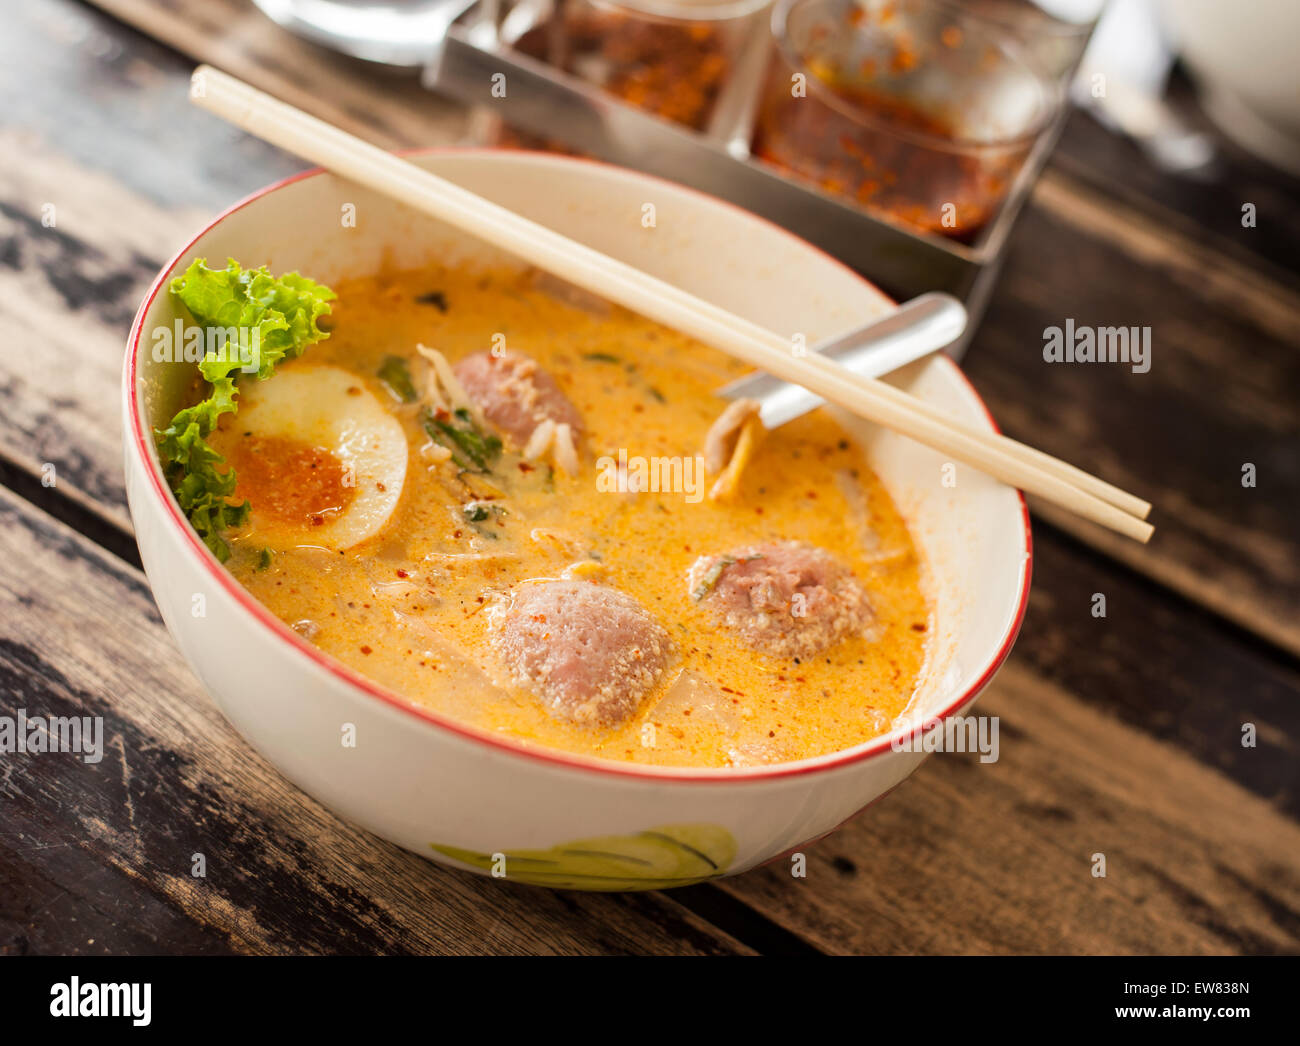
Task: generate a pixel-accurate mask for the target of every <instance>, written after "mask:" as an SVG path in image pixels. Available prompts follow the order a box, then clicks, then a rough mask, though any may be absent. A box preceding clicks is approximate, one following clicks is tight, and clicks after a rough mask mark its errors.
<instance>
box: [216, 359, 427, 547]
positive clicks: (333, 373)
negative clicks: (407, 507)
mask: <svg viewBox="0 0 1300 1046" xmlns="http://www.w3.org/2000/svg"><path fill="white" fill-rule="evenodd" d="M210 442H211V444H212V446H213V448H214V449H215V450H217V451H218V452H219V453H220V454H222V455H223V456H224V457H225V459H226V461H227V462H229V463H230V465H231V467H233V468H234V470H235V475H236V487H235V498H236V499H237V500H242V499H244V498H247V499H248V501H249V502H250V503H251V505H252V511H251V513H250V515H249V522H248V525H247V526H246V527H244V528H243V529H242V532H241V533H240V535H239V538H240V540H241V541H250V542H256V543H259V544H262V545H266V546H270V547H273V548H284V547H288V546H292V545H302V544H310V545H321V546H324V547H326V548H332V549H340V550H342V549H348V548H351V547H353V546H354V545H359V544H360V543H361V542H363V541H365V540H366V539H367V538H371V537H374V536H375V534H377V533H378V532H379V531H380V530H381V529H382V528H383V527H384V525H385V524H386V523H387V522H388V520H389V518H390V517H391V516H392V514H393V510H394V509H395V508H396V507H397V503H398V501H399V500H400V499H401V496H402V487H403V485H404V483H405V482H406V463H407V444H406V434H405V433H404V432H403V431H402V426H401V424H400V423H399V422H398V420H397V419H396V418H395V417H393V415H391V414H390V413H388V411H387V410H385V409H384V407H383V405H382V404H381V403H380V402H379V400H378V399H377V398H376V397H375V396H374V394H372V393H371V392H370V391H368V390H367V389H366V387H365V385H364V383H363V382H362V381H361V379H360V378H358V377H357V376H356V375H355V374H351V373H349V372H348V371H346V370H343V369H341V368H339V367H328V366H290V367H286V368H284V369H282V370H280V371H278V372H277V373H276V374H275V375H273V376H272V377H270V378H268V379H267V380H266V381H249V382H246V383H242V384H241V385H240V387H239V410H238V412H237V413H235V414H234V415H227V416H226V417H225V418H223V419H222V425H221V428H220V429H219V431H217V432H216V433H214V434H213V435H212V437H211V440H210Z"/></svg>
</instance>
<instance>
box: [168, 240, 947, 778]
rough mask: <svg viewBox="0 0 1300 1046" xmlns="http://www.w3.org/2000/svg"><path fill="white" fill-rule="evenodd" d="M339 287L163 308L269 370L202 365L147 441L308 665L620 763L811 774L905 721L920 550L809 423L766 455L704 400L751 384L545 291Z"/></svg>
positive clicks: (864, 470)
mask: <svg viewBox="0 0 1300 1046" xmlns="http://www.w3.org/2000/svg"><path fill="white" fill-rule="evenodd" d="M335 291H336V292H337V293H335ZM335 291H331V290H330V289H328V288H325V287H323V286H321V285H319V284H316V283H313V282H311V281H310V280H307V279H304V278H303V277H300V276H298V275H296V274H290V275H287V276H283V277H279V278H277V277H274V276H272V275H271V274H270V273H268V272H266V271H265V270H257V271H245V270H241V269H240V268H239V266H238V265H236V264H235V263H234V262H231V263H230V265H229V267H227V268H226V269H210V268H208V267H207V266H206V265H205V264H204V263H203V262H196V263H195V264H194V265H193V266H191V267H190V269H189V270H188V271H187V272H186V273H185V275H184V276H182V277H180V278H178V279H176V280H175V281H173V284H172V294H173V295H174V296H175V298H176V299H178V301H179V302H180V303H181V304H182V305H183V306H185V308H186V309H188V310H189V312H190V314H191V315H192V317H193V319H194V320H195V321H196V322H197V323H198V324H199V325H204V326H216V325H219V326H222V327H229V326H230V318H231V317H238V319H239V321H240V325H239V326H238V327H237V330H238V332H239V334H238V336H239V337H240V338H241V339H245V340H248V339H251V338H253V337H256V338H257V340H258V341H259V346H258V352H257V353H256V354H254V364H250V363H248V362H247V361H248V359H249V356H250V354H249V353H247V352H244V353H243V354H242V356H241V354H239V353H232V352H226V353H216V352H213V353H210V354H209V356H208V358H207V359H205V361H204V362H203V363H202V364H201V365H200V371H201V380H197V379H196V387H195V390H194V402H195V405H194V406H192V407H190V408H187V409H186V410H184V411H181V413H180V414H178V415H177V417H176V419H175V420H174V421H173V423H172V424H171V426H170V427H169V428H168V429H166V430H165V431H162V432H159V433H158V446H159V451H160V454H161V456H162V460H163V463H164V468H165V470H166V472H167V475H168V478H169V480H170V481H171V484H172V489H173V490H174V491H175V492H176V496H177V498H178V500H179V502H180V504H181V507H182V508H183V509H184V510H185V512H186V513H187V514H188V515H189V518H190V520H191V521H192V523H193V525H194V527H195V529H196V530H197V531H198V532H199V534H200V535H201V536H202V537H203V539H204V540H205V541H206V542H207V544H208V545H209V547H211V548H212V549H213V551H214V552H215V553H216V554H217V555H218V557H219V558H221V559H222V560H223V561H224V562H225V563H226V565H227V567H228V568H229V569H230V570H231V572H232V573H233V574H234V576H235V577H236V578H237V579H238V580H239V581H240V583H241V584H243V585H244V586H245V587H246V588H247V589H248V591H249V592H251V593H252V595H253V596H254V597H256V598H257V599H258V600H260V601H261V602H262V603H263V604H265V605H266V606H267V607H268V608H269V609H270V610H271V611H272V612H273V613H274V614H276V615H277V616H278V617H279V618H280V619H281V620H283V621H284V622H285V623H287V624H288V625H289V626H290V627H292V628H293V629H294V630H295V631H296V632H298V634H299V635H301V636H302V637H303V638H304V639H306V640H308V641H309V642H311V643H313V644H314V645H315V646H317V647H319V648H320V649H321V650H323V651H325V652H327V653H329V654H330V655H332V656H334V657H336V658H338V659H339V660H340V661H343V662H345V663H346V664H348V665H350V666H352V667H353V668H354V669H356V670H358V671H360V672H362V673H364V674H365V675H367V676H369V677H370V678H371V679H374V680H375V681H377V682H378V683H380V684H382V685H384V686H385V687H387V688H389V689H390V690H392V691H394V692H396V693H397V694H399V695H402V696H403V697H404V698H406V699H408V700H409V701H411V702H412V704H414V705H417V706H421V707H423V708H427V709H430V710H432V711H435V712H438V713H441V714H444V715H447V716H451V717H454V718H455V719H457V720H460V721H462V722H464V723H466V724H470V725H472V726H474V727H476V728H479V729H481V730H485V731H491V732H495V733H498V734H502V735H507V736H509V737H510V738H513V739H515V740H516V741H519V742H521V743H524V744H528V745H541V746H547V747H550V748H556V749H562V750H564V751H567V752H572V753H578V754H581V755H586V756H596V757H601V758H605V759H614V760H623V761H629V762H637V763H658V764H665V765H678V766H710V767H720V766H753V765H760V764H766V763H774V762H784V761H789V760H795V759H801V758H806V757H810V756H815V755H820V754H824V753H828V752H832V751H836V750H838V749H842V748H846V747H849V746H852V745H855V744H858V743H860V742H863V741H866V740H869V739H870V738H872V737H874V736H876V735H877V734H880V733H882V732H884V731H887V730H888V729H889V727H890V725H891V723H892V721H893V720H894V718H895V717H896V716H898V715H899V714H900V713H901V712H902V711H903V710H904V709H905V708H906V707H907V706H908V704H909V702H910V701H911V699H912V696H913V693H914V691H915V688H916V686H917V682H918V679H919V677H920V674H921V671H922V668H923V667H924V662H925V658H926V650H927V640H928V638H929V631H930V627H929V608H928V605H927V601H926V598H925V595H924V594H923V590H922V584H921V571H920V566H919V564H918V561H917V555H916V550H915V548H914V546H913V543H912V540H911V538H910V536H909V535H908V532H907V528H906V527H905V525H904V523H903V520H902V518H901V517H900V515H899V513H898V510H897V509H896V508H895V506H894V504H893V502H892V501H891V500H890V498H889V495H888V494H887V493H886V492H885V490H884V488H883V487H882V486H881V484H880V482H879V481H878V480H877V478H876V476H875V475H874V474H873V473H872V471H871V468H870V467H869V465H868V463H867V461H866V459H865V458H864V456H863V454H862V452H861V450H860V449H859V448H858V446H857V445H856V444H855V443H854V442H853V441H852V440H851V439H850V438H849V436H848V435H847V434H846V432H845V431H844V430H843V429H841V427H840V426H839V425H838V423H837V422H836V421H835V420H834V419H833V418H832V417H831V416H830V414H828V413H826V412H825V411H816V412H814V413H812V414H809V415H806V416H805V417H803V418H801V419H799V420H797V421H794V422H792V423H790V424H788V425H785V426H783V427H781V428H780V429H778V430H776V431H773V432H770V433H765V432H764V431H763V429H762V427H761V425H760V424H759V422H758V419H757V418H756V416H755V414H754V409H753V405H752V404H747V403H744V402H741V403H737V404H727V403H725V402H724V401H723V400H721V399H719V398H718V397H717V396H716V395H715V392H714V390H716V389H717V388H718V387H719V386H720V385H722V384H724V383H725V382H727V381H730V380H732V379H734V378H736V377H738V376H739V375H740V374H741V373H742V372H743V370H744V367H743V366H742V365H741V364H739V363H737V362H735V361H733V360H731V359H730V358H728V357H726V356H724V355H722V354H720V353H718V352H716V351H714V350H712V349H710V348H708V347H706V346H704V345H701V344H699V343H698V342H695V341H693V340H691V339H689V338H687V337H685V336H683V335H680V334H676V333H674V332H673V331H671V330H668V329H666V328H664V327H660V326H658V325H656V324H654V323H651V322H649V321H647V320H644V319H642V318H640V317H638V316H636V315H634V314H633V313H630V312H627V311H625V310H623V309H620V308H616V307H613V306H609V305H607V304H605V303H604V302H602V301H599V300H596V299H591V298H589V297H587V296H586V295H585V294H583V293H582V292H579V291H576V290H575V289H573V288H570V287H567V286H565V285H560V284H558V283H556V282H555V281H553V280H552V279H551V278H549V277H545V276H542V275H540V274H538V273H537V272H535V271H518V270H499V271H498V270H492V271H483V270H470V269H450V268H428V269H421V270H419V271H413V272H380V273H377V274H375V275H373V276H369V277H365V278H361V279H352V280H347V281H344V282H341V283H339V284H338V285H337V287H336V288H335ZM253 331H256V332H257V333H256V335H254V334H253V333H252V332H253ZM244 347H245V348H246V346H244ZM241 358H242V359H243V360H244V365H243V368H241V363H240V361H241ZM228 360H232V361H233V362H228ZM254 369H255V370H256V373H254V372H253V371H254Z"/></svg>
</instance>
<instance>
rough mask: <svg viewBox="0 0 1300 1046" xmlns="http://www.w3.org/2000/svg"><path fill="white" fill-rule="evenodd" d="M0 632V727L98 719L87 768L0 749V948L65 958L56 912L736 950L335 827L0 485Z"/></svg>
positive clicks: (457, 940)
mask: <svg viewBox="0 0 1300 1046" xmlns="http://www.w3.org/2000/svg"><path fill="white" fill-rule="evenodd" d="M0 620H3V621H5V622H6V630H5V634H4V636H3V638H0V714H2V715H6V716H16V715H17V710H18V709H20V708H24V709H26V710H27V712H28V714H31V715H38V714H39V715H62V716H68V715H79V716H82V715H91V716H96V715H98V716H103V717H104V748H105V752H104V756H103V759H102V761H101V762H99V763H97V764H87V763H84V762H83V761H82V760H81V759H80V758H78V757H77V756H76V755H74V754H64V753H58V754H41V755H31V754H28V755H26V756H22V755H8V756H3V757H0V812H2V814H3V820H4V825H5V830H4V832H3V833H2V834H0V874H4V875H6V876H7V877H12V885H13V887H14V893H13V895H12V897H13V899H12V900H11V901H8V902H6V903H5V905H4V907H3V908H0V942H7V946H8V947H10V948H12V949H14V950H20V949H21V948H29V949H31V950H42V949H43V948H44V947H46V946H49V947H51V948H52V949H54V950H65V949H70V948H72V946H73V944H74V943H75V940H74V939H73V938H72V937H70V934H69V931H68V930H67V929H66V928H59V927H57V926H53V925H52V924H54V923H57V922H59V921H63V920H70V919H72V918H75V919H76V920H77V923H76V931H75V932H76V935H77V937H76V939H81V935H83V934H84V939H85V940H86V941H87V942H89V941H90V939H91V938H94V939H95V940H96V942H98V945H91V944H89V943H87V944H86V945H84V946H82V947H76V948H74V949H73V950H76V951H84V950H91V951H93V950H95V949H96V947H97V946H98V947H102V948H113V949H114V950H116V949H118V948H122V949H129V950H137V949H142V950H146V951H163V952H171V951H224V950H226V949H234V950H236V951H241V952H257V953H279V952H293V953H299V952H311V953H317V952H320V953H374V952H384V953H393V952H399V953H411V952H418V953H427V952H431V953H466V952H482V951H490V952H509V953H536V952H561V953H600V954H608V953H611V952H612V953H627V952H637V953H644V952H652V953H666V952H671V953H682V954H700V953H708V954H728V953H736V952H743V951H745V950H746V949H745V948H744V947H743V946H742V945H741V944H739V943H738V942H737V941H735V940H734V939H732V938H730V937H728V936H727V935H725V934H722V933H720V932H719V931H717V930H716V929H714V928H713V927H711V926H709V925H708V924H706V923H705V922H704V921H703V920H701V919H699V918H698V917H697V916H695V915H693V914H692V913H691V912H689V911H687V910H686V909H684V908H682V907H681V906H680V905H678V904H677V903H676V902H674V901H672V900H670V899H668V898H666V897H664V896H663V895H653V896H647V897H644V898H638V899H636V900H635V901H633V902H631V903H628V902H625V901H624V900H623V899H621V898H618V897H614V896H610V895H599V894H558V893H552V892H549V891H544V890H536V889H531V888H528V887H521V886H515V885H512V884H511V885H506V884H501V883H498V882H494V881H492V880H487V879H483V878H479V877H476V876H471V875H468V874H463V873H458V872H453V871H450V870H447V869H442V868H439V867H437V866H435V865H433V864H431V863H429V862H427V861H424V860H422V859H420V858H419V857H417V856H415V855H413V854H409V853H406V852H405V851H402V850H400V849H398V848H397V847H394V846H391V845H389V844H386V843H383V842H381V841H380V840H378V839H376V838H374V837H372V836H370V835H369V834H367V833H366V832H364V831H362V830H361V829H359V828H356V827H354V826H352V825H349V824H344V823H343V822H340V821H339V820H338V819H337V818H335V817H334V816H333V815H332V814H330V813H329V812H328V811H326V810H325V809H323V808H322V807H320V806H319V805H318V804H317V803H315V802H314V801H313V800H311V799H310V798H308V797H307V796H306V795H304V794H303V793H301V792H299V791H298V790H297V789H295V788H294V787H293V786H292V785H290V784H289V783H288V782H287V781H285V780H284V779H283V778H282V777H280V776H279V774H278V773H277V772H276V771H275V770H274V769H273V768H272V767H270V766H269V765H268V764H266V763H265V762H264V761H263V760H262V759H261V758H260V757H259V756H257V755H256V754H255V753H254V752H253V751H252V750H251V749H250V748H249V747H248V746H247V745H246V744H245V743H244V742H243V741H242V739H240V738H239V736H238V735H237V734H236V733H235V732H234V730H233V729H232V728H231V727H230V726H229V725H228V724H227V723H226V722H225V720H224V719H223V718H222V716H221V714H220V713H219V712H218V711H217V709H216V707H215V706H214V705H213V704H212V703H211V702H210V701H209V700H208V699H207V698H206V697H205V696H204V695H203V694H202V693H201V691H200V689H199V686H198V684H197V683H196V682H195V680H194V679H193V677H192V676H191V675H190V674H189V672H188V670H187V669H186V667H185V665H184V664H183V662H181V660H180V658H179V656H178V655H177V653H176V651H175V648H174V647H173V646H172V643H171V640H170V638H169V637H168V636H167V634H166V631H165V630H164V628H163V627H162V623H161V621H160V619H159V617H158V613H157V610H156V609H155V607H154V604H153V599H152V597H151V595H150V594H149V590H148V586H147V585H146V583H145V581H144V578H143V575H141V574H140V573H139V572H138V571H135V570H134V569H132V568H130V567H127V566H126V565H124V564H122V563H120V562H119V561H116V560H114V559H113V558H112V557H111V556H109V555H107V554H106V553H104V552H103V551H101V550H100V549H99V548H98V547H96V546H94V545H92V544H91V543H90V542H89V541H87V540H86V539H85V538H82V537H81V536H80V535H77V534H75V533H74V532H72V531H70V530H68V529H67V528H66V527H64V526H62V525H61V524H59V523H57V522H55V521H53V520H52V519H50V518H49V517H47V516H44V515H42V514H41V513H39V512H37V511H36V510H35V509H34V508H32V507H31V506H30V505H29V504H27V503H26V502H23V501H21V500H19V499H17V498H16V497H14V496H13V495H11V494H9V493H8V492H7V491H3V490H0ZM123 637H129V641H128V640H127V639H124V638H123ZM196 853H202V854H204V856H205V859H206V865H207V874H206V877H204V878H195V877H194V876H193V875H192V874H191V869H192V860H193V855H194V854H196ZM123 886H124V888H123ZM60 891H62V892H60ZM118 924H120V925H118ZM186 924H189V925H190V928H189V929H186V928H185V926H186Z"/></svg>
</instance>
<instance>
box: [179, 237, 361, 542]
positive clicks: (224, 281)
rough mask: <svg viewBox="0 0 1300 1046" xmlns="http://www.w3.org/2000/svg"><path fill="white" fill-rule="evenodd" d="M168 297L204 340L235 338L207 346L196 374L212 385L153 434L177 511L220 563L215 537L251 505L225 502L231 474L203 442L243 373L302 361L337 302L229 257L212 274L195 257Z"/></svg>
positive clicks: (325, 292) (233, 404)
mask: <svg viewBox="0 0 1300 1046" xmlns="http://www.w3.org/2000/svg"><path fill="white" fill-rule="evenodd" d="M171 295H172V297H173V298H174V299H175V300H176V301H177V302H179V303H180V304H182V305H184V306H185V308H186V310H187V311H188V312H189V314H190V315H191V316H192V317H193V318H194V321H195V323H197V324H198V325H199V326H200V327H203V328H204V329H205V335H206V334H207V333H209V332H210V331H213V330H214V329H215V330H217V331H230V330H231V329H233V330H234V332H235V334H234V339H235V340H234V341H233V342H231V341H229V340H227V341H223V342H222V344H220V345H212V344H210V345H208V348H207V351H206V353H205V354H204V357H203V359H202V361H200V363H199V374H200V375H202V377H203V379H204V380H205V381H207V382H208V383H209V385H210V386H211V389H210V391H209V394H208V396H207V398H206V399H203V400H201V401H200V402H198V403H196V404H195V405H194V406H192V407H186V408H185V409H184V410H182V411H180V412H179V413H178V414H177V415H176V417H174V418H172V421H171V424H170V425H168V426H167V427H166V428H165V429H157V430H155V437H156V438H157V442H158V453H159V455H160V456H161V458H162V464H163V471H164V473H165V474H166V476H167V481H168V483H169V484H170V485H171V488H172V492H173V493H174V494H175V495H176V500H177V501H178V502H179V503H180V506H181V510H182V511H183V512H184V513H185V515H186V516H187V517H189V521H190V523H191V524H192V525H193V527H194V529H195V530H196V531H197V532H198V534H199V536H200V537H201V538H203V541H204V544H206V545H207V546H208V548H210V549H212V551H213V553H214V554H215V555H216V557H217V558H218V559H219V560H221V561H222V562H223V563H224V562H225V561H226V560H227V559H228V558H229V557H230V545H229V544H228V543H227V542H226V540H225V539H224V538H223V537H222V536H221V532H222V531H223V530H225V529H226V528H227V527H237V526H240V525H241V524H242V523H244V522H245V521H246V520H247V519H248V512H249V504H248V502H247V501H245V502H244V503H243V504H240V505H233V504H231V503H230V497H231V495H233V494H234V492H235V470H234V469H231V468H227V469H226V470H225V471H224V472H219V471H217V466H219V465H224V464H225V459H224V458H223V457H222V456H221V455H220V454H218V453H217V452H216V451H215V450H213V449H212V448H211V447H210V446H208V443H207V439H208V436H209V435H211V433H212V431H213V430H214V429H215V428H216V427H217V419H218V418H220V417H221V415H223V414H232V413H234V412H235V411H236V410H238V406H239V405H238V403H237V397H238V395H239V390H238V388H237V387H236V383H237V381H238V379H239V376H240V373H241V371H244V368H245V367H247V368H248V370H247V371H246V373H247V374H249V375H252V374H253V373H256V376H257V378H258V379H259V380H265V379H267V378H269V377H270V376H271V374H272V373H273V372H274V371H275V367H276V365H277V364H278V363H279V362H280V361H281V360H284V359H293V358H294V357H296V356H301V355H302V354H303V352H304V350H306V348H307V346H308V345H311V344H313V343H315V342H318V341H320V340H321V339H322V338H327V337H329V334H328V333H327V332H326V331H323V330H321V329H320V327H319V326H318V321H319V320H320V318H321V317H322V316H326V315H328V314H329V312H330V305H329V303H330V302H331V301H333V300H334V298H335V297H336V296H335V294H334V292H333V291H332V290H330V289H329V288H328V287H326V286H325V285H324V284H320V283H315V282H314V281H312V280H309V279H307V278H306V277H305V276H299V275H298V274H297V273H296V272H290V273H286V274H285V275H283V276H273V275H271V273H270V272H269V271H268V270H267V269H266V268H265V267H262V268H260V269H241V268H240V267H239V264H238V262H236V261H235V260H234V259H233V258H231V259H229V260H228V262H227V265H226V267H225V268H224V269H210V268H208V265H207V260H206V259H205V258H199V259H198V260H197V261H195V262H194V263H193V264H192V265H191V266H190V267H189V268H188V269H186V270H185V275H183V276H178V277H176V278H175V279H174V280H172V282H171ZM214 340H217V339H214ZM254 368H255V370H254Z"/></svg>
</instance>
